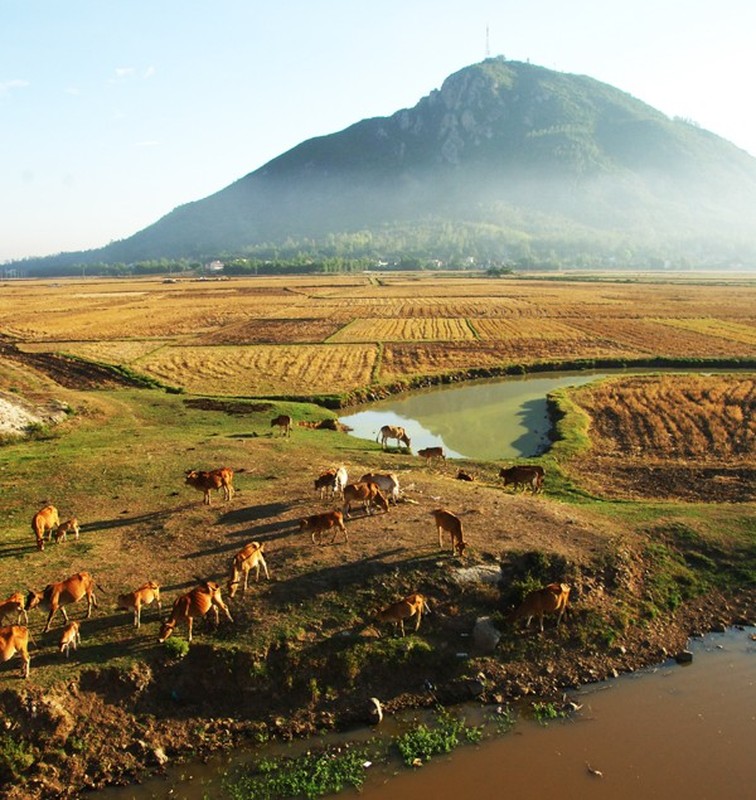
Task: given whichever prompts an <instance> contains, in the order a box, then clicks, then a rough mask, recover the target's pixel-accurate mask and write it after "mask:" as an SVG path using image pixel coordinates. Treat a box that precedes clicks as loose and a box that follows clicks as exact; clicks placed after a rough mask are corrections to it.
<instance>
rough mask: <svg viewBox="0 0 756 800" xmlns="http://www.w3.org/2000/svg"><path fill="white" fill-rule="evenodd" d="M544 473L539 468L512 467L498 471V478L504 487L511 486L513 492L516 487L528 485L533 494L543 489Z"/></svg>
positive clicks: (542, 469) (541, 468)
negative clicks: (512, 486)
mask: <svg viewBox="0 0 756 800" xmlns="http://www.w3.org/2000/svg"><path fill="white" fill-rule="evenodd" d="M545 474H546V472H545V470H544V468H543V467H539V466H524V465H523V466H514V467H507V468H506V469H500V470H499V477H500V478H501V479H502V480H503V481H504V485H505V486H509V484H510V483H511V484H513V485H514V487H515V490H516V489H517V487H518V486H522V487H523V488H524V487H525V486H527V485H528V484H530V488H531V490H532V491H533V494H535V493H536V492H539V491H541V489H543V479H544V476H545Z"/></svg>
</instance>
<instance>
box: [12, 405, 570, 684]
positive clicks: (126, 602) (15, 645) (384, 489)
mask: <svg viewBox="0 0 756 800" xmlns="http://www.w3.org/2000/svg"><path fill="white" fill-rule="evenodd" d="M271 427H278V428H280V429H281V431H282V434H283V435H285V436H289V435H290V434H291V428H292V419H291V417H289V416H287V415H280V416H278V417H276V418H275V419H273V420H272V421H271ZM390 440H396V441H397V446H398V447H399V446H400V445H404V446H405V447H406V448H407V450H409V448H410V437H409V436H408V435H407V433H406V431H405V430H404V429H403V428H401V427H397V426H390V425H385V426H384V427H383V428H382V429H381V431H380V433H379V435H378V441H379V442H381V443H382V445H383V447H384V449H385V447H386V444H387V442H388V441H390ZM419 455H420V456H422V457H424V458H426V460H430V459H432V458H442V459H443V458H445V456H444V452H443V449H442V448H440V447H430V448H426V449H425V450H421V451H419ZM233 477H234V472H233V470H232V469H230V468H228V467H224V468H221V469H215V470H210V471H200V470H187V472H186V473H185V482H186V484H187V485H188V486H191V487H192V488H194V489H196V490H197V491H201V492H202V493H203V502H204V503H205V504H207V505H210V504H211V493H212V492H213V491H221V490H222V491H223V496H224V499H225V500H226V501H230V500H231V499H232V498H233V496H234V488H233ZM457 477H460V475H458V476H457ZM499 477H500V478H501V479H502V480H503V482H504V486H508V485H513V486H514V487H515V489H517V488H520V487H522V488H525V487H530V489H531V491H532V492H533V493H536V492H539V491H541V490H542V489H543V481H544V470H543V467H540V466H513V467H509V468H506V469H502V470H501V471H500V472H499ZM464 479H465V480H471V479H472V478H471V476H468V475H467V474H466V473H465V478H464ZM314 489H315V491H316V492H317V493H318V494H319V497H320V499H321V500H331V501H333V500H334V499H336V498H340V500H341V502H342V504H343V505H342V508H341V510H337V509H335V510H333V511H327V512H322V513H317V514H312V515H310V516H307V517H304V518H302V519H301V520H300V522H299V528H300V531H302V532H309V533H310V536H311V540H312V542H313V544H323V537H324V535H325V534H330V535H331V541H332V542H333V541H335V539H336V537H337V535H338V534H341V535H342V536H343V537H344V541H345V542H347V541H348V540H349V536H348V533H347V528H346V525H345V524H344V520H345V519H350V511H351V510H352V507H353V506H354V505H356V504H358V503H361V504H362V507H363V510H364V512H365V514H366V515H372V514H374V513H375V512H376V510H378V509H380V510H382V511H383V512H384V513H385V512H388V510H389V505H390V503H393V504H394V505H396V504H398V503H399V501H400V487H399V479H398V477H397V475H396V474H395V473H393V472H391V473H366V474H365V475H363V476H362V477H361V478H360V480H359V481H357V482H354V483H349V478H348V474H347V470H346V468H345V467H343V466H340V467H338V468H332V469H329V470H327V471H326V472H324V473H322V474H321V475H319V476H318V477H317V478H315V480H314ZM430 514H431V515H432V517H433V521H434V524H435V526H436V529H437V531H438V545H439V548H441V549H443V547H444V544H443V541H444V536H445V535H446V536H448V537H449V542H450V546H451V552H452V554H456V555H458V556H460V557H461V556H463V555H464V552H465V549H466V547H467V542H466V541H465V539H464V535H463V530H462V521H461V520H460V518H459V517H458V516H457V515H455V514H453V513H452V512H451V511H448V510H447V509H445V508H438V509H434V510H433V511H431V512H430ZM31 526H32V530H33V532H34V535H35V538H36V545H37V549H38V550H44V548H45V541H47V542H48V543H49V542H51V541H53V540H54V541H55V542H57V543H62V542H65V541H66V539H67V536H68V534H71V535H72V536H73V538H74V539H75V540H78V539H79V534H80V529H79V523H78V520H77V519H76V518H71V519H67V520H65V521H63V522H61V521H60V518H59V515H58V510H57V509H56V508H55V507H54V506H52V505H48V506H45V507H44V508H42V509H40V510H39V511H38V512H37V513H36V514H35V515H34V517H33V518H32V524H31ZM264 549H265V545H264V543H260V542H250V543H249V544H247V545H246V546H245V547H243V548H242V549H241V550H239V552H238V553H236V555H235V556H234V558H233V560H232V562H231V565H230V570H229V578H228V582H227V585H226V589H227V591H228V595H229V597H231V598H233V597H234V596H235V595H236V593H237V591H238V590H239V587H241V590H242V592H246V590H247V588H248V580H249V573H250V572H251V571H252V570H253V569H254V570H255V579H256V580H259V579H260V569H261V568H262V570H263V571H264V572H265V577H266V578H267V579H268V580H269V579H270V573H269V571H268V565H267V563H266V561H265V557H264V555H263V553H264ZM95 588H98V589H100V590H101V591H104V590H103V589H102V587H100V586H99V585H98V584H97V583H96V581H95V580H94V578H93V577H92V576H91V575H90V574H89V573H88V572H79V573H77V574H75V575H71V576H70V577H68V578H66V579H65V580H64V581H60V582H58V583H51V584H48V585H47V586H46V587H45V588H44V589H43V590H42V591H41V592H34V591H29V592H28V594H27V595H26V596H24V595H23V594H22V593H21V592H14V593H13V594H12V595H11V596H10V597H8V598H7V599H6V600H4V601H2V602H0V625H2V624H3V622H4V621H5V620H6V619H7V618H9V617H11V618H12V617H15V624H12V625H7V626H5V627H0V662H4V661H8V660H9V659H10V658H12V657H13V656H14V655H15V654H17V653H18V655H19V656H20V658H21V660H22V662H23V664H22V674H23V677H25V678H26V677H28V675H29V665H30V657H29V651H28V648H29V640H30V635H29V629H28V623H29V618H28V612H29V611H31V610H32V609H34V608H40V609H42V610H46V611H47V612H48V616H47V622H46V624H45V627H44V630H43V633H47V632H48V631H49V630H50V626H51V623H52V621H53V618H54V617H55V615H56V614H57V612H58V611H60V612H61V614H62V615H63V619H64V621H65V627H64V629H63V632H62V634H61V637H60V640H59V650H60V652H61V653H63V654H65V656H68V655H69V652H70V649H71V648H73V649H74V650H75V649H76V647H77V644H78V643H79V642H80V641H81V635H80V625H79V623H78V622H77V621H74V620H69V618H68V613H67V611H66V606H67V605H71V604H73V603H77V602H79V601H80V600H82V599H84V598H86V601H87V613H86V619H89V618H90V617H91V615H92V610H93V608H97V598H96V596H95ZM569 593H570V587H569V586H567V585H566V584H563V583H552V584H549V585H548V586H545V587H543V588H542V589H538V590H536V591H534V592H531V593H530V594H529V595H527V596H526V597H525V599H524V601H523V602H522V604H521V605H520V606H519V607H518V608H516V609H515V610H514V611H513V612H512V613H511V614H510V616H509V618H508V619H509V620H510V621H515V620H517V619H521V618H527V623H526V624H527V625H528V626H529V625H530V622H531V620H532V618H533V617H534V616H538V617H539V620H540V629H541V631H543V617H544V614H550V613H555V614H557V615H558V616H557V625H558V624H559V622H560V621H561V618H562V615H563V613H564V610H565V608H566V605H567V601H568V598H569ZM153 603H154V604H155V605H156V606H157V609H158V612H160V610H161V609H162V606H161V600H160V584H158V583H157V582H155V581H148V582H147V583H145V584H144V585H142V586H140V587H139V588H137V589H134V590H133V591H131V592H128V593H125V594H120V595H118V601H117V607H118V608H119V609H123V610H127V611H133V614H134V627H135V628H139V627H140V625H141V612H142V608H144V607H145V606H150V605H152V604H153ZM221 612H222V613H223V615H224V617H225V618H226V619H227V620H228V621H229V622H233V617H232V616H231V613H230V611H229V608H228V606H227V605H226V603H225V602H224V601H223V598H222V595H221V586H220V585H219V584H218V583H216V582H214V581H209V580H207V581H204V580H203V581H199V584H198V585H197V586H196V587H195V588H193V589H192V590H191V591H189V592H187V593H186V594H183V595H181V596H179V597H178V598H177V599H176V600H175V601H174V603H173V606H172V609H171V612H170V615H169V616H168V617H167V619H165V620H163V621H162V624H161V627H160V632H159V634H158V640H159V641H160V642H164V641H165V640H166V639H167V638H168V637H169V636H170V635H171V634H172V633H173V631H174V630H175V629H176V627H177V626H178V625H179V624H181V625H185V626H186V628H187V637H188V639H189V641H190V642H191V641H192V628H193V621H194V619H195V618H201V617H205V616H207V615H208V614H211V615H212V617H213V619H214V622H215V625H216V626H217V625H218V624H219V622H220V614H221ZM423 612H425V613H430V607H429V605H428V600H427V598H426V597H424V596H423V595H421V594H418V593H412V594H410V595H408V596H407V597H405V598H403V599H401V600H399V601H397V602H395V603H392V604H391V605H389V606H388V607H386V608H384V609H382V610H380V611H378V612H377V614H376V615H375V617H374V619H375V621H377V622H391V623H394V624H396V625H397V627H398V629H399V630H400V631H401V634H402V636H404V633H405V631H404V621H405V620H408V619H411V618H413V617H414V618H415V630H417V629H418V628H419V627H420V620H421V619H422V615H423ZM22 620H23V623H24V624H23V625H22V624H21V622H22Z"/></svg>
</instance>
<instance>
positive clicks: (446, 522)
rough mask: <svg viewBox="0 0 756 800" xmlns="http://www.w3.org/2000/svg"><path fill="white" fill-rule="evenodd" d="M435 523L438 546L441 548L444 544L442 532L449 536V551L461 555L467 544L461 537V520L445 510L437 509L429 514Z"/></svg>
mask: <svg viewBox="0 0 756 800" xmlns="http://www.w3.org/2000/svg"><path fill="white" fill-rule="evenodd" d="M430 513H431V515H432V516H433V519H434V520H435V522H436V527H437V528H438V546H439V547H440V548H443V546H444V543H443V541H442V539H441V535H442V533H443V532H444V531H446V533H448V534H449V535H450V536H451V549H452V553H454V552H455V551H456V552H457V553H459V555H462V554H463V553H464V552H465V548H466V547H467V542H466V541H465V539H464V536H463V535H462V520H460V518H459V517H458V516H456V515H455V514H452V513H451V511H447V510H446V509H445V508H437V509H436V510H435V511H431V512H430Z"/></svg>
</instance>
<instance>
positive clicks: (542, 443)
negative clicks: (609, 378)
mask: <svg viewBox="0 0 756 800" xmlns="http://www.w3.org/2000/svg"><path fill="white" fill-rule="evenodd" d="M606 375H607V373H605V372H590V371H588V372H561V373H550V374H549V375H548V376H543V375H538V376H533V375H528V376H523V377H521V378H518V377H515V378H499V379H496V380H485V381H471V382H466V383H464V384H462V385H456V386H437V387H435V388H433V389H426V390H423V391H421V392H412V393H410V394H406V395H401V396H397V397H392V398H390V399H388V400H382V401H380V402H377V403H371V404H370V405H369V406H366V407H364V408H360V410H359V411H356V412H355V413H353V414H349V415H346V416H342V417H339V419H340V421H341V422H343V423H344V424H345V425H348V426H349V427H350V428H352V436H357V437H359V438H360V439H372V440H373V441H375V439H376V437H377V436H378V432H379V431H380V429H381V427H382V426H383V425H401V426H402V427H403V428H404V429H405V430H406V431H407V433H408V434H409V436H410V439H411V440H412V449H413V451H415V452H417V451H418V450H419V449H421V448H423V447H435V446H437V445H441V446H442V447H443V448H444V451H445V453H446V456H447V458H470V459H475V460H479V461H498V460H501V459H510V460H511V459H515V458H530V457H533V456H538V455H540V454H541V453H543V452H544V451H545V450H547V449H548V447H549V443H550V439H549V434H550V431H551V421H550V420H549V417H548V413H547V405H546V395H547V394H548V393H549V392H552V391H554V390H555V389H562V388H564V387H566V386H582V385H583V384H586V383H590V382H591V381H594V380H597V379H599V378H604V377H606ZM389 444H391V445H394V444H396V442H390V443H389Z"/></svg>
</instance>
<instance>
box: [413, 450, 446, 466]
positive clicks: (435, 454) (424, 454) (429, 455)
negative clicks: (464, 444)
mask: <svg viewBox="0 0 756 800" xmlns="http://www.w3.org/2000/svg"><path fill="white" fill-rule="evenodd" d="M417 454H418V455H419V456H420V457H421V458H424V459H425V463H426V464H427V463H428V462H429V461H430V460H431V459H434V458H440V459H443V460H444V461H446V454H445V453H444V448H443V447H425V448H423V449H422V450H418V451H417Z"/></svg>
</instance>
